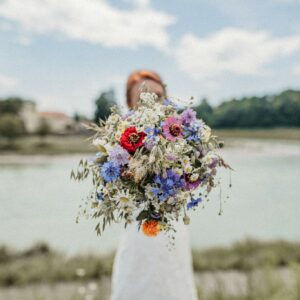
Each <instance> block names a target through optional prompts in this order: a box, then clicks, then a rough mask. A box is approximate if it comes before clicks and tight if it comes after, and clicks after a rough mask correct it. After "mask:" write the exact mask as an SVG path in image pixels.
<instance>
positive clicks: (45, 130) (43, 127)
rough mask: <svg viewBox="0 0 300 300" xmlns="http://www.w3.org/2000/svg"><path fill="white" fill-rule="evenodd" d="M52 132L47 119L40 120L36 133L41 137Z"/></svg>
mask: <svg viewBox="0 0 300 300" xmlns="http://www.w3.org/2000/svg"><path fill="white" fill-rule="evenodd" d="M50 132H51V128H50V126H49V124H48V123H47V121H46V120H44V119H42V120H41V121H40V124H39V127H38V128H37V130H36V134H37V135H39V136H40V137H41V138H42V137H44V136H46V135H48V134H49V133H50Z"/></svg>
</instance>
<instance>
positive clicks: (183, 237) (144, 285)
mask: <svg viewBox="0 0 300 300" xmlns="http://www.w3.org/2000/svg"><path fill="white" fill-rule="evenodd" d="M175 228H176V230H177V232H176V233H175V235H174V236H175V245H174V246H171V247H170V245H169V239H168V237H167V235H166V234H164V233H163V232H162V233H160V234H159V235H158V236H157V237H147V236H145V235H144V234H143V232H142V231H138V228H137V224H136V223H135V224H131V225H129V226H128V227H127V229H126V230H125V232H124V235H123V238H122V240H121V243H120V245H119V248H118V251H117V254H116V257H115V262H114V267H113V277H112V296H111V300H196V299H197V292H196V288H195V283H194V277H193V270H192V259H191V249H190V244H189V235H188V231H187V226H186V225H184V224H183V222H182V221H181V222H177V223H176V224H175ZM168 245H169V246H168Z"/></svg>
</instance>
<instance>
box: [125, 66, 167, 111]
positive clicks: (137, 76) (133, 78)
mask: <svg viewBox="0 0 300 300" xmlns="http://www.w3.org/2000/svg"><path fill="white" fill-rule="evenodd" d="M146 79H149V80H153V81H155V82H156V83H158V84H160V85H161V86H162V87H163V89H164V92H166V89H165V86H164V84H163V81H162V79H161V77H160V76H159V75H158V74H157V73H156V72H154V71H149V70H137V71H134V72H132V73H131V74H130V75H129V76H128V79H127V85H126V99H127V105H128V107H131V95H130V94H131V90H132V88H133V87H134V86H135V84H137V83H139V82H143V81H144V80H146Z"/></svg>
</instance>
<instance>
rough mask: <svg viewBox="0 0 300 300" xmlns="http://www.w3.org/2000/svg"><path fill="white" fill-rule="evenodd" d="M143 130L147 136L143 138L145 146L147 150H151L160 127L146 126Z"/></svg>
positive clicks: (156, 140)
mask: <svg viewBox="0 0 300 300" xmlns="http://www.w3.org/2000/svg"><path fill="white" fill-rule="evenodd" d="M145 132H146V133H147V138H146V140H145V143H144V145H145V148H146V149H147V150H152V148H153V147H154V146H155V145H156V144H157V142H158V138H157V136H158V135H159V134H160V129H159V128H155V127H154V128H151V127H146V128H145Z"/></svg>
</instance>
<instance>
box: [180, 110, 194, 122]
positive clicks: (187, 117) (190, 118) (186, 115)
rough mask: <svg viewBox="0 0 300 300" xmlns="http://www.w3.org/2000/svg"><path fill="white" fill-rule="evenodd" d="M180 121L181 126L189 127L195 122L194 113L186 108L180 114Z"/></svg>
mask: <svg viewBox="0 0 300 300" xmlns="http://www.w3.org/2000/svg"><path fill="white" fill-rule="evenodd" d="M181 119H182V123H183V125H186V126H190V125H191V124H192V123H194V122H195V121H196V112H195V111H194V110H192V109H191V108H187V109H186V110H184V111H183V112H182V114H181Z"/></svg>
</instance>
